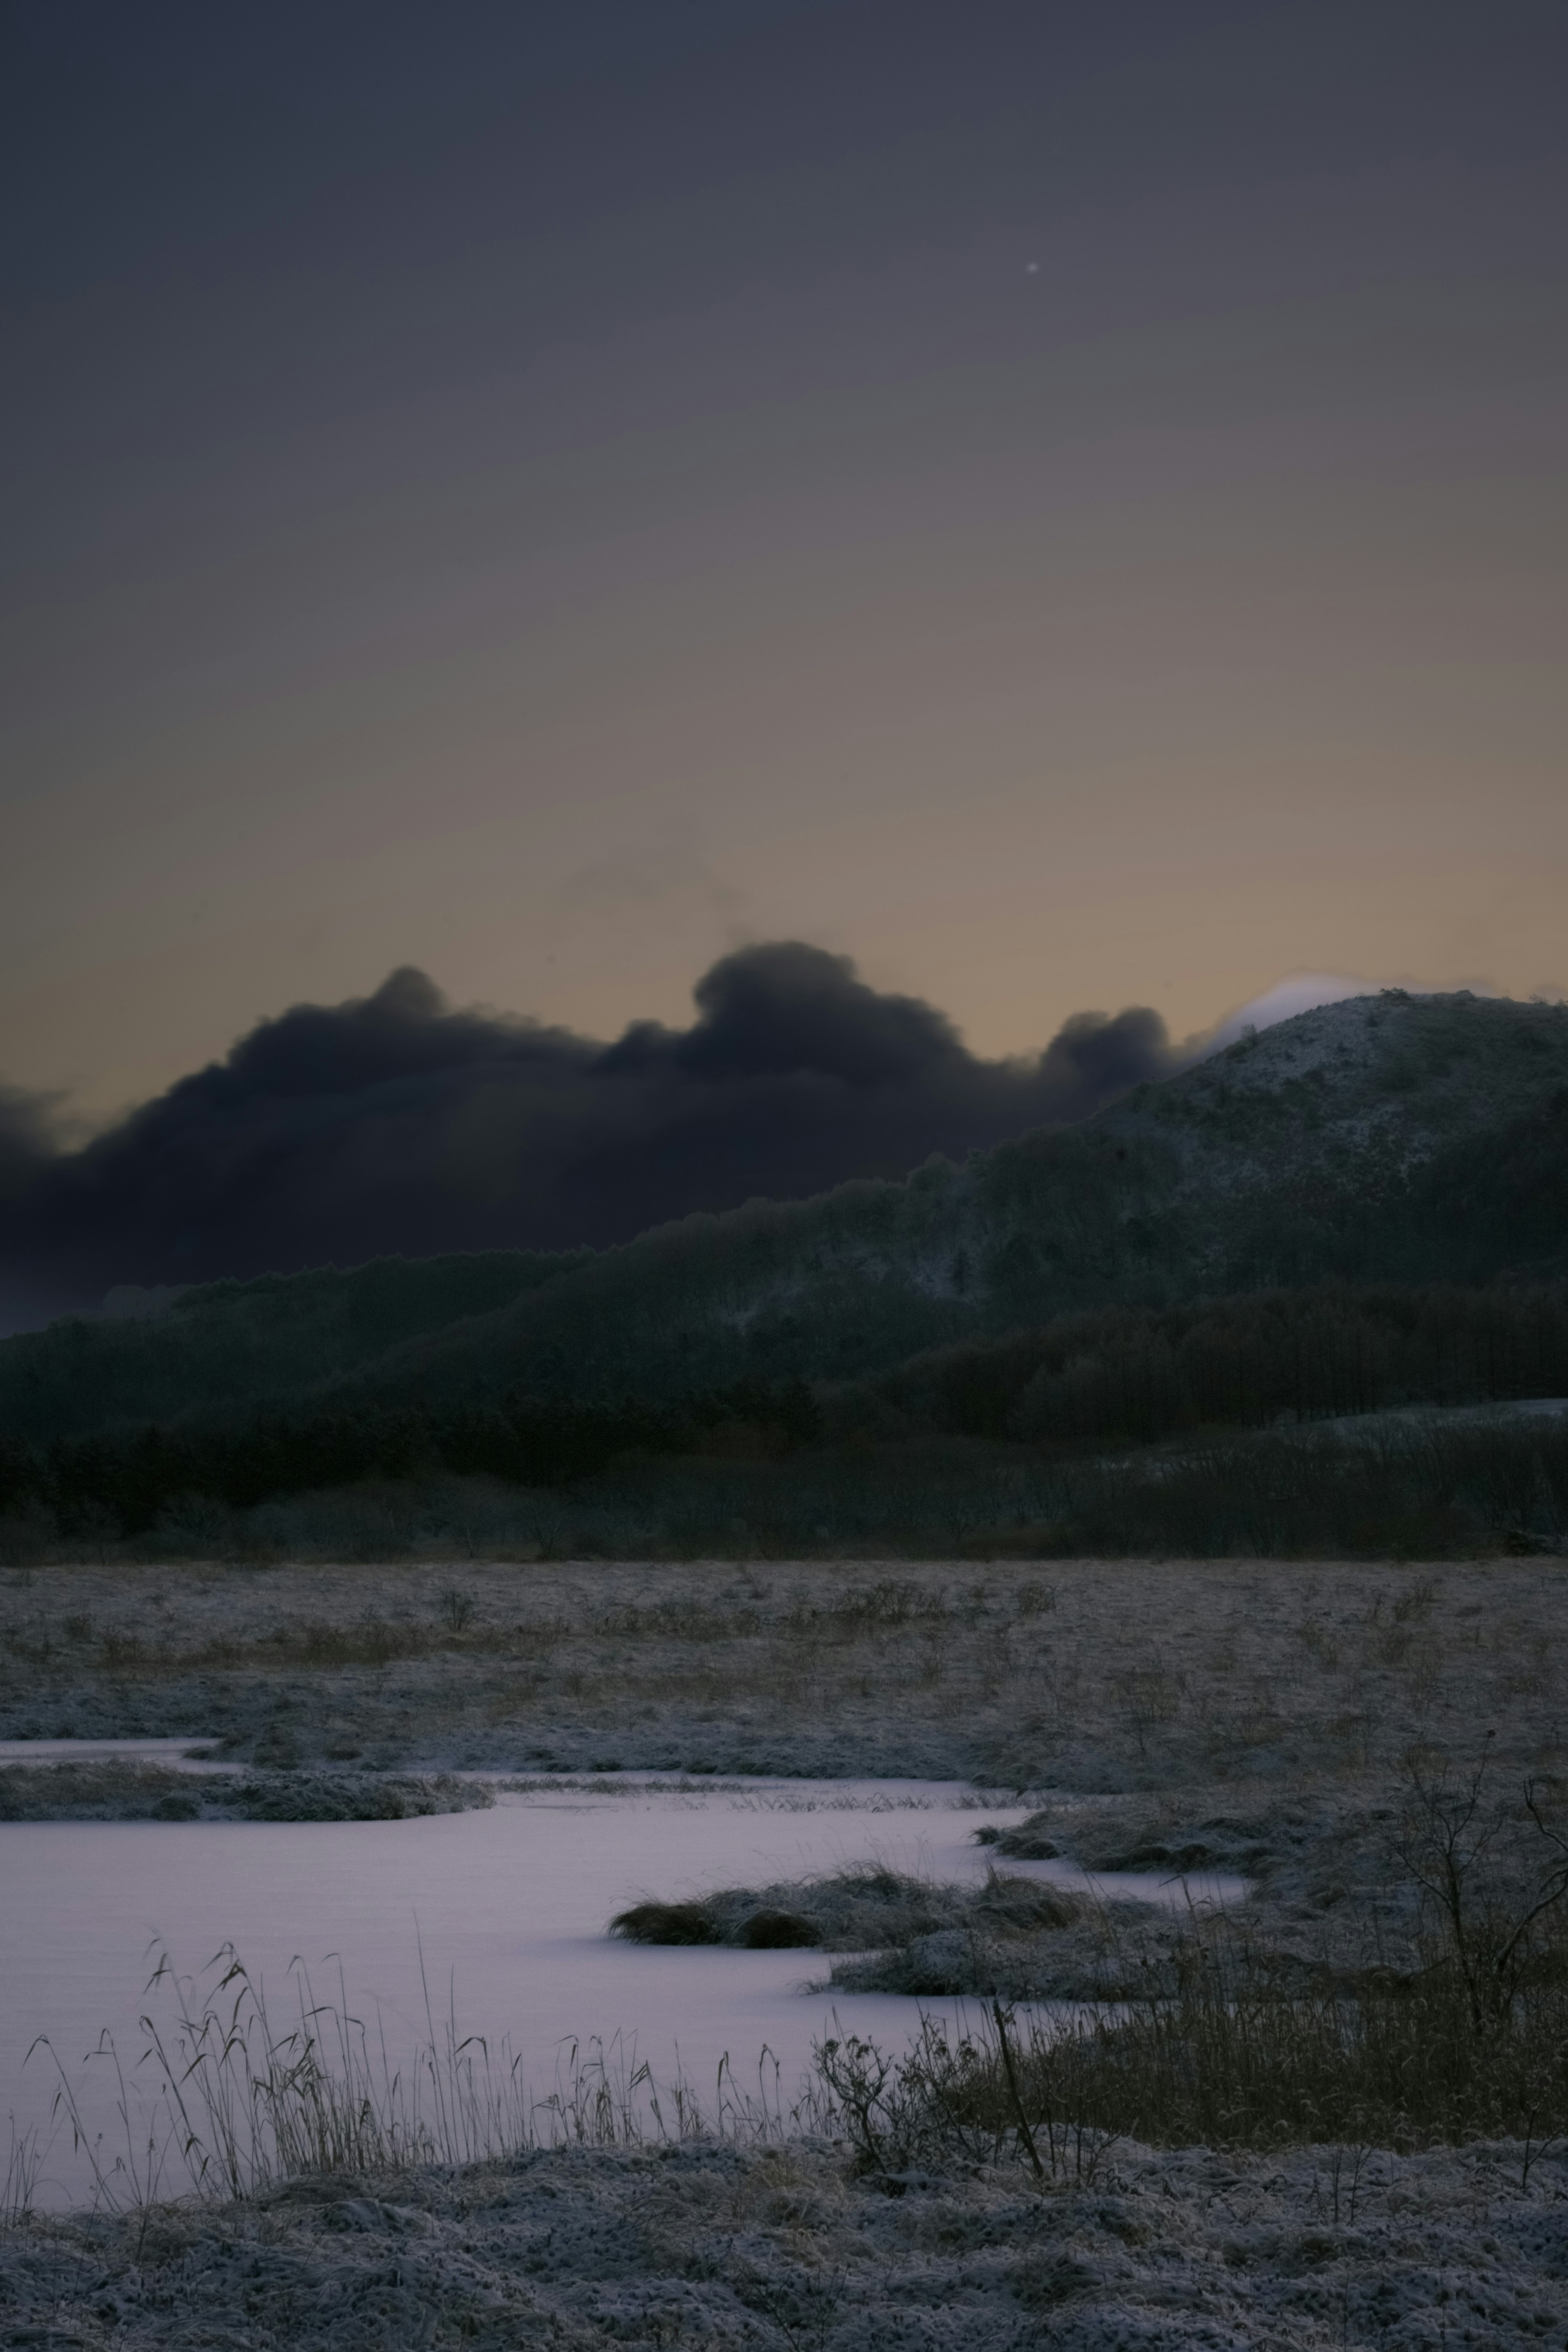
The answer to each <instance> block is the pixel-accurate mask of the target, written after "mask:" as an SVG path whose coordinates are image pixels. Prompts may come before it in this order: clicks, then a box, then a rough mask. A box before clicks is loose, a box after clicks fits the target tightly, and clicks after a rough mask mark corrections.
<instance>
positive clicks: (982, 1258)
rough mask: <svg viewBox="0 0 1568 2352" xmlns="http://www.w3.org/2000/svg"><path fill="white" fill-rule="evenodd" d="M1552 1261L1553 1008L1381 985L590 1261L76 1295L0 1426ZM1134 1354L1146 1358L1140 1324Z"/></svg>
mask: <svg viewBox="0 0 1568 2352" xmlns="http://www.w3.org/2000/svg"><path fill="white" fill-rule="evenodd" d="M1565 1272H1568V1009H1565V1008H1563V1007H1562V1006H1558V1005H1547V1004H1536V1003H1530V1004H1519V1003H1509V1002H1506V1001H1500V1000H1487V999H1477V998H1475V997H1471V996H1468V995H1459V996H1449V997H1425V998H1422V997H1409V996H1405V995H1404V994H1401V993H1398V992H1393V993H1389V994H1385V995H1384V996H1380V997H1374V998H1362V999H1358V1000H1355V1001H1354V1002H1352V1003H1344V1004H1340V1005H1334V1006H1330V1007H1326V1008H1324V1009H1322V1010H1321V1011H1318V1012H1314V1013H1305V1014H1302V1015H1300V1017H1299V1018H1298V1019H1296V1020H1294V1021H1290V1022H1287V1023H1284V1024H1280V1026H1279V1027H1278V1028H1276V1029H1272V1030H1269V1031H1268V1032H1266V1033H1265V1034H1262V1035H1260V1036H1258V1037H1254V1038H1245V1039H1243V1040H1242V1041H1240V1042H1239V1043H1238V1044H1237V1045H1232V1046H1230V1047H1229V1048H1228V1049H1226V1051H1225V1052H1223V1053H1221V1054H1219V1055H1215V1057H1213V1058H1212V1059H1211V1060H1209V1061H1207V1062H1205V1063H1202V1064H1200V1065H1199V1066H1196V1067H1195V1068H1194V1069H1191V1070H1189V1071H1187V1072H1185V1073H1184V1074H1183V1075H1182V1076H1178V1077H1175V1078H1172V1079H1169V1080H1165V1081H1163V1082H1161V1083H1159V1084H1157V1085H1149V1086H1145V1087H1139V1088H1138V1089H1136V1090H1135V1092H1134V1093H1133V1094H1131V1096H1129V1097H1126V1098H1125V1099H1124V1100H1123V1101H1121V1103H1119V1104H1117V1105H1115V1106H1113V1107H1112V1108H1110V1110H1108V1111H1104V1112H1102V1113H1100V1115H1098V1116H1097V1117H1096V1118H1093V1119H1091V1120H1089V1121H1088V1122H1086V1123H1085V1124H1083V1125H1080V1126H1078V1127H1073V1128H1065V1129H1043V1130H1040V1131H1038V1132H1037V1133H1036V1134H1034V1135H1031V1136H1028V1137H1026V1138H1024V1139H1021V1140H1019V1141H1018V1142H1016V1143H1010V1144H1005V1145H1003V1146H1001V1147H1000V1148H999V1149H997V1150H994V1151H991V1152H987V1153H981V1154H976V1155H974V1156H973V1157H972V1158H971V1159H970V1160H969V1161H968V1162H967V1163H965V1164H964V1165H963V1167H955V1166H954V1165H952V1163H951V1162H948V1161H945V1160H932V1161H931V1162H930V1163H928V1165H927V1166H925V1167H924V1168H922V1169H920V1170H917V1171H915V1172H914V1173H913V1174H912V1175H911V1176H910V1177H909V1178H908V1179H907V1180H905V1181H903V1182H901V1183H888V1182H857V1183H851V1184H847V1185H843V1186H840V1187H839V1188H838V1189H837V1191H835V1192H829V1193H826V1194H824V1195H822V1196H820V1197H819V1198H817V1199H816V1200H812V1201H807V1202H798V1203H789V1204H779V1203H773V1202H753V1203H752V1204H751V1205H750V1206H748V1207H746V1208H744V1209H741V1210H736V1211H732V1212H730V1213H726V1214H724V1215H721V1216H695V1217H689V1218H687V1219H684V1220H682V1221H681V1222H679V1223H675V1224H671V1225H667V1226H663V1227H661V1228H659V1229H658V1230H656V1231H655V1232H653V1233H650V1234H645V1235H643V1236H642V1237H641V1238H640V1239H639V1240H637V1241H636V1242H634V1243H631V1244H627V1245H626V1246H625V1247H623V1248H619V1249H614V1250H606V1251H603V1252H597V1253H591V1252H582V1253H577V1254H574V1255H566V1256H560V1257H549V1256H539V1255H529V1254H524V1253H516V1254H511V1253H495V1254H491V1255H487V1256H478V1257H467V1258H438V1259H433V1260H430V1261H426V1262H425V1263H423V1264H420V1265H406V1264H404V1263H403V1262H401V1261H395V1260H390V1261H383V1262H381V1263H380V1264H377V1265H369V1266H365V1267H363V1268H360V1269H359V1270H357V1271H356V1272H354V1273H352V1274H341V1273H338V1272H335V1271H332V1270H328V1271H325V1272H322V1273H317V1274H310V1275H300V1276H289V1277H286V1278H285V1277H268V1278H266V1279H264V1280H261V1281H258V1282H251V1283H245V1284H227V1283H220V1284H214V1285H208V1286H204V1287H201V1288H196V1289H193V1290H189V1291H187V1292H185V1293H184V1295H183V1296H181V1297H178V1298H177V1299H175V1300H174V1304H173V1306H172V1307H170V1308H169V1309H168V1311H167V1312H166V1313H164V1314H163V1315H161V1316H158V1317H154V1318H146V1319H142V1320H137V1321H112V1320H96V1319H94V1320H89V1319H83V1318H74V1319H68V1320H67V1321H64V1322H61V1323H58V1324H55V1325H52V1326H51V1327H50V1328H48V1329H47V1331H44V1332H40V1333H33V1334H28V1335H25V1336H24V1337H21V1338H18V1339H11V1340H7V1341H5V1342H4V1343H3V1344H0V1430H3V1431H4V1432H5V1433H6V1434H7V1435H9V1436H10V1437H11V1438H13V1439H16V1440H26V1441H45V1440H47V1439H50V1438H52V1437H55V1436H58V1435H61V1434H65V1433H72V1432H86V1431H90V1430H93V1429H96V1428H101V1427H105V1426H108V1425H112V1424H115V1423H120V1424H132V1423H142V1424H145V1423H150V1422H156V1423H168V1424H184V1425H188V1426H190V1427H192V1428H197V1427H200V1426H204V1425H206V1424H216V1423H235V1422H237V1421H241V1420H247V1419H248V1418H249V1417H250V1416H251V1415H253V1414H254V1412H256V1410H257V1409H258V1407H265V1408H266V1409H267V1410H268V1412H271V1413H272V1414H273V1415H274V1416H276V1415H277V1414H278V1413H279V1412H286V1413H287V1414H288V1415H289V1416H290V1417H291V1418H294V1419H299V1418H300V1417H301V1416H303V1417H307V1418H309V1417H317V1418H319V1417H321V1416H322V1415H328V1416H331V1417H336V1418H337V1419H339V1420H341V1419H342V1416H344V1415H345V1414H347V1415H352V1416H358V1417H361V1418H363V1416H364V1415H366V1414H370V1415H372V1416H373V1417H376V1416H381V1415H384V1414H385V1413H388V1412H416V1413H418V1414H433V1415H436V1416H437V1417H446V1418H447V1419H448V1420H449V1419H450V1418H451V1416H453V1415H458V1416H462V1415H468V1414H473V1413H483V1412H492V1411H494V1410H496V1409H499V1408H500V1405H501V1403H502V1401H503V1400H506V1399H513V1400H515V1399H517V1398H519V1397H523V1398H526V1399H529V1400H531V1401H532V1402H533V1403H534V1404H536V1405H541V1406H542V1405H549V1406H550V1407H551V1409H552V1411H554V1410H558V1409H559V1408H561V1407H563V1406H564V1405H567V1404H573V1405H583V1406H591V1407H593V1408H595V1410H596V1411H599V1412H605V1411H608V1410H610V1409H612V1408H613V1409H615V1410H619V1409H620V1407H621V1405H622V1404H623V1402H625V1401H626V1400H631V1401H633V1402H638V1403H639V1404H640V1405H641V1406H642V1407H645V1408H652V1409H655V1410H657V1411H659V1412H664V1411H667V1410H668V1409H669V1408H670V1407H671V1406H672V1405H673V1404H674V1403H675V1402H678V1401H679V1400H680V1399H681V1398H684V1397H690V1396H695V1395H699V1394H712V1393H715V1392H719V1391H726V1390H728V1389H730V1388H731V1387H733V1386H734V1385H735V1384H736V1383H737V1382H752V1383H758V1382H760V1383H762V1384H763V1385H764V1386H765V1387H766V1388H767V1389H768V1390H769V1391H781V1392H782V1391H783V1390H784V1389H785V1388H787V1387H788V1386H789V1385H790V1384H791V1383H795V1382H799V1381H806V1382H811V1383H815V1384H817V1385H819V1386H826V1388H830V1389H841V1388H843V1387H844V1386H845V1385H846V1384H861V1385H862V1386H864V1385H865V1384H867V1383H868V1382H875V1381H876V1380H877V1379H878V1377H879V1376H880V1375H883V1374H889V1373H891V1372H893V1371H894V1370H895V1368H896V1367H898V1366H900V1365H903V1364H906V1363H907V1361H908V1360H910V1359H911V1358H915V1357H918V1356H921V1355H923V1354H925V1353H926V1352H927V1351H929V1350H931V1349H941V1348H943V1347H952V1345H954V1344H955V1343H958V1342H963V1341H971V1342H973V1341H984V1340H987V1339H995V1338H997V1337H999V1336H1000V1335H1003V1334H1005V1333H1006V1332H1008V1331H1010V1330H1025V1329H1031V1330H1039V1329H1041V1328H1044V1327H1046V1326H1047V1325H1050V1324H1052V1323H1053V1322H1055V1321H1056V1320H1057V1319H1058V1318H1062V1317H1072V1316H1083V1315H1086V1314H1091V1313H1093V1312H1095V1311H1103V1310H1106V1309H1112V1308H1114V1309H1121V1310H1129V1311H1131V1310H1147V1311H1148V1312H1149V1313H1157V1314H1163V1315H1168V1312H1169V1310H1171V1309H1173V1308H1174V1307H1179V1306H1181V1305H1182V1304H1183V1303H1184V1302H1190V1301H1195V1300H1201V1299H1214V1298H1216V1297H1226V1296H1228V1295H1231V1294H1235V1293H1240V1292H1253V1291H1261V1290H1265V1289H1272V1288H1277V1287H1279V1286H1287V1287H1290V1286H1302V1285H1312V1284H1319V1283H1322V1282H1324V1281H1325V1280H1336V1281H1339V1282H1342V1283H1350V1284H1356V1285H1366V1284H1382V1285H1389V1284H1397V1285H1405V1286H1409V1285H1418V1286H1431V1285H1433V1284H1439V1285H1450V1286H1453V1285H1458V1286H1467V1285H1469V1286H1473V1285H1479V1284H1486V1283H1492V1282H1496V1281H1498V1280H1502V1281H1505V1282H1508V1283H1511V1284H1513V1285H1515V1286H1518V1285H1519V1284H1521V1283H1525V1282H1529V1283H1531V1284H1535V1285H1539V1284H1541V1283H1550V1282H1551V1281H1552V1279H1553V1278H1554V1277H1556V1276H1559V1275H1562V1274H1563V1273H1565ZM1178 1321H1179V1318H1178ZM1106 1328H1107V1330H1108V1331H1109V1330H1110V1328H1111V1327H1110V1326H1109V1325H1108V1326H1107V1327H1106ZM1117 1328H1121V1327H1117ZM1125 1328H1127V1329H1128V1330H1132V1329H1134V1328H1136V1329H1139V1330H1142V1331H1143V1332H1145V1334H1147V1333H1148V1332H1150V1331H1152V1330H1153V1328H1154V1327H1153V1326H1152V1325H1149V1324H1148V1323H1147V1322H1145V1323H1143V1324H1142V1325H1140V1324H1137V1323H1136V1319H1135V1320H1134V1323H1133V1324H1130V1325H1128V1326H1126V1327H1125ZM1161 1333H1162V1336H1161V1338H1160V1347H1163V1348H1164V1349H1167V1350H1168V1351H1173V1353H1174V1355H1175V1356H1177V1357H1180V1356H1181V1354H1182V1350H1183V1349H1184V1348H1185V1349H1187V1364H1188V1369H1187V1370H1186V1371H1184V1372H1183V1373H1182V1375H1181V1379H1180V1380H1178V1381H1176V1385H1175V1387H1174V1388H1173V1389H1171V1390H1170V1393H1171V1394H1172V1395H1173V1396H1189V1393H1190V1395H1192V1396H1197V1395H1199V1392H1200V1391H1201V1388H1202V1383H1201V1382H1199V1383H1198V1388H1197V1389H1195V1390H1194V1389H1193V1386H1192V1381H1193V1377H1194V1376H1193V1375H1192V1373H1191V1343H1190V1341H1189V1339H1184V1338H1183V1337H1181V1336H1180V1333H1179V1332H1178V1328H1177V1324H1175V1323H1168V1324H1167V1325H1165V1326H1162V1327H1161ZM1053 1344H1056V1343H1053ZM1106 1344H1107V1346H1108V1347H1110V1356H1111V1357H1114V1356H1116V1354H1117V1352H1118V1349H1120V1350H1121V1354H1122V1355H1123V1356H1125V1355H1126V1354H1127V1351H1128V1349H1129V1348H1130V1347H1131V1346H1132V1342H1131V1340H1126V1341H1121V1340H1119V1341H1117V1342H1116V1343H1115V1344H1114V1345H1113V1346H1112V1345H1111V1344H1110V1342H1109V1341H1107V1343H1106ZM1137 1349H1141V1350H1142V1355H1143V1357H1144V1358H1146V1359H1147V1360H1148V1361H1149V1362H1150V1363H1152V1362H1153V1360H1155V1357H1156V1356H1158V1355H1159V1349H1158V1348H1156V1347H1155V1345H1154V1341H1153V1339H1148V1338H1145V1339H1140V1340H1139V1341H1138V1342H1137ZM1098 1353H1099V1355H1100V1358H1101V1359H1104V1360H1109V1359H1108V1358H1107V1357H1106V1348H1104V1347H1102V1348H1100V1349H1099V1350H1098ZM1162 1360H1163V1359H1162ZM1044 1362H1045V1360H1044V1359H1042V1360H1041V1363H1040V1364H1038V1365H1037V1366H1036V1367H1035V1370H1033V1371H1032V1372H1031V1374H1030V1380H1031V1381H1037V1378H1038V1376H1039V1375H1040V1374H1041V1372H1042V1371H1043V1369H1044ZM1052 1377H1053V1378H1056V1377H1058V1375H1052ZM1059 1377H1060V1378H1062V1379H1067V1378H1068V1374H1067V1372H1066V1371H1065V1370H1062V1371H1061V1372H1060V1374H1059ZM1075 1377H1076V1376H1075ZM925 1378H926V1375H924V1374H922V1373H919V1372H917V1371H915V1370H910V1372H909V1374H908V1375H907V1379H906V1381H905V1384H904V1389H902V1390H901V1389H900V1383H899V1381H893V1382H892V1383H891V1384H890V1385H888V1384H886V1383H885V1384H884V1387H885V1391H886V1392H885V1394H884V1396H883V1402H884V1404H886V1406H887V1407H888V1408H889V1410H895V1411H902V1410H903V1407H902V1405H900V1403H899V1402H898V1399H899V1397H900V1395H901V1394H903V1393H904V1392H905V1391H908V1392H910V1393H913V1389H914V1388H918V1387H919V1385H920V1382H921V1381H922V1380H924V1379H925ZM1173 1378H1174V1375H1173ZM1151 1379H1152V1375H1151ZM1162 1379H1163V1375H1162ZM1183 1381H1185V1382H1186V1384H1187V1385H1186V1387H1185V1388H1184V1387H1183V1386H1182V1382H1183ZM910 1383H912V1384H913V1388H911V1387H910ZM1079 1385H1080V1386H1081V1385H1082V1383H1081V1381H1080V1382H1079ZM1168 1386H1169V1384H1168V1383H1167V1387H1168ZM1266 1386H1267V1384H1266ZM1155 1391H1159V1392H1161V1393H1164V1392H1165V1391H1164V1390H1163V1389H1162V1388H1161V1382H1160V1381H1153V1384H1152V1389H1151V1394H1153V1393H1154V1392H1155ZM1037 1392H1038V1393H1043V1391H1037ZM1510 1392H1516V1393H1517V1392H1518V1391H1517V1390H1515V1391H1510ZM1063 1393H1064V1394H1065V1393H1066V1391H1063ZM1286 1404H1287V1406H1288V1405H1289V1400H1288V1399H1287V1401H1286ZM1279 1409H1281V1410H1283V1409H1286V1407H1284V1406H1282V1407H1281V1408H1279ZM1311 1409H1312V1410H1314V1411H1317V1410H1322V1409H1325V1407H1324V1405H1323V1404H1321V1403H1316V1404H1314V1405H1313V1406H1312V1408H1311ZM1012 1410H1013V1407H1012V1406H1011V1405H1010V1406H1009V1411H1010V1412H1011V1411H1012ZM1018 1410H1020V1411H1022V1410H1023V1407H1022V1405H1019V1407H1018ZM1031 1410H1032V1409H1031ZM1204 1410H1205V1409H1204V1408H1203V1407H1202V1405H1201V1398H1200V1402H1199V1403H1195V1404H1194V1403H1191V1402H1185V1403H1180V1404H1179V1405H1172V1406H1170V1407H1169V1408H1167V1407H1165V1406H1161V1407H1160V1408H1159V1409H1158V1411H1157V1412H1155V1413H1154V1421H1155V1422H1156V1423H1158V1424H1159V1425H1160V1426H1162V1427H1163V1426H1166V1425H1170V1426H1180V1425H1184V1424H1183V1416H1184V1415H1186V1416H1187V1417H1188V1419H1190V1418H1191V1417H1192V1416H1193V1415H1194V1414H1195V1415H1196V1417H1197V1418H1198V1419H1199V1420H1201V1419H1202V1418H1203V1417H1204ZM1173 1414H1174V1415H1175V1418H1174V1420H1173V1419H1172V1415H1173ZM1090 1417H1091V1419H1092V1418H1093V1416H1092V1415H1091V1416H1090ZM1101 1419H1103V1415H1101ZM1097 1425H1098V1424H1097ZM1151 1425H1152V1424H1151ZM1012 1433H1014V1434H1017V1435H1022V1434H1024V1431H1023V1428H1022V1426H1021V1425H1019V1426H1018V1427H1017V1428H1016V1429H1015V1430H1013V1432H1012Z"/></svg>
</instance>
